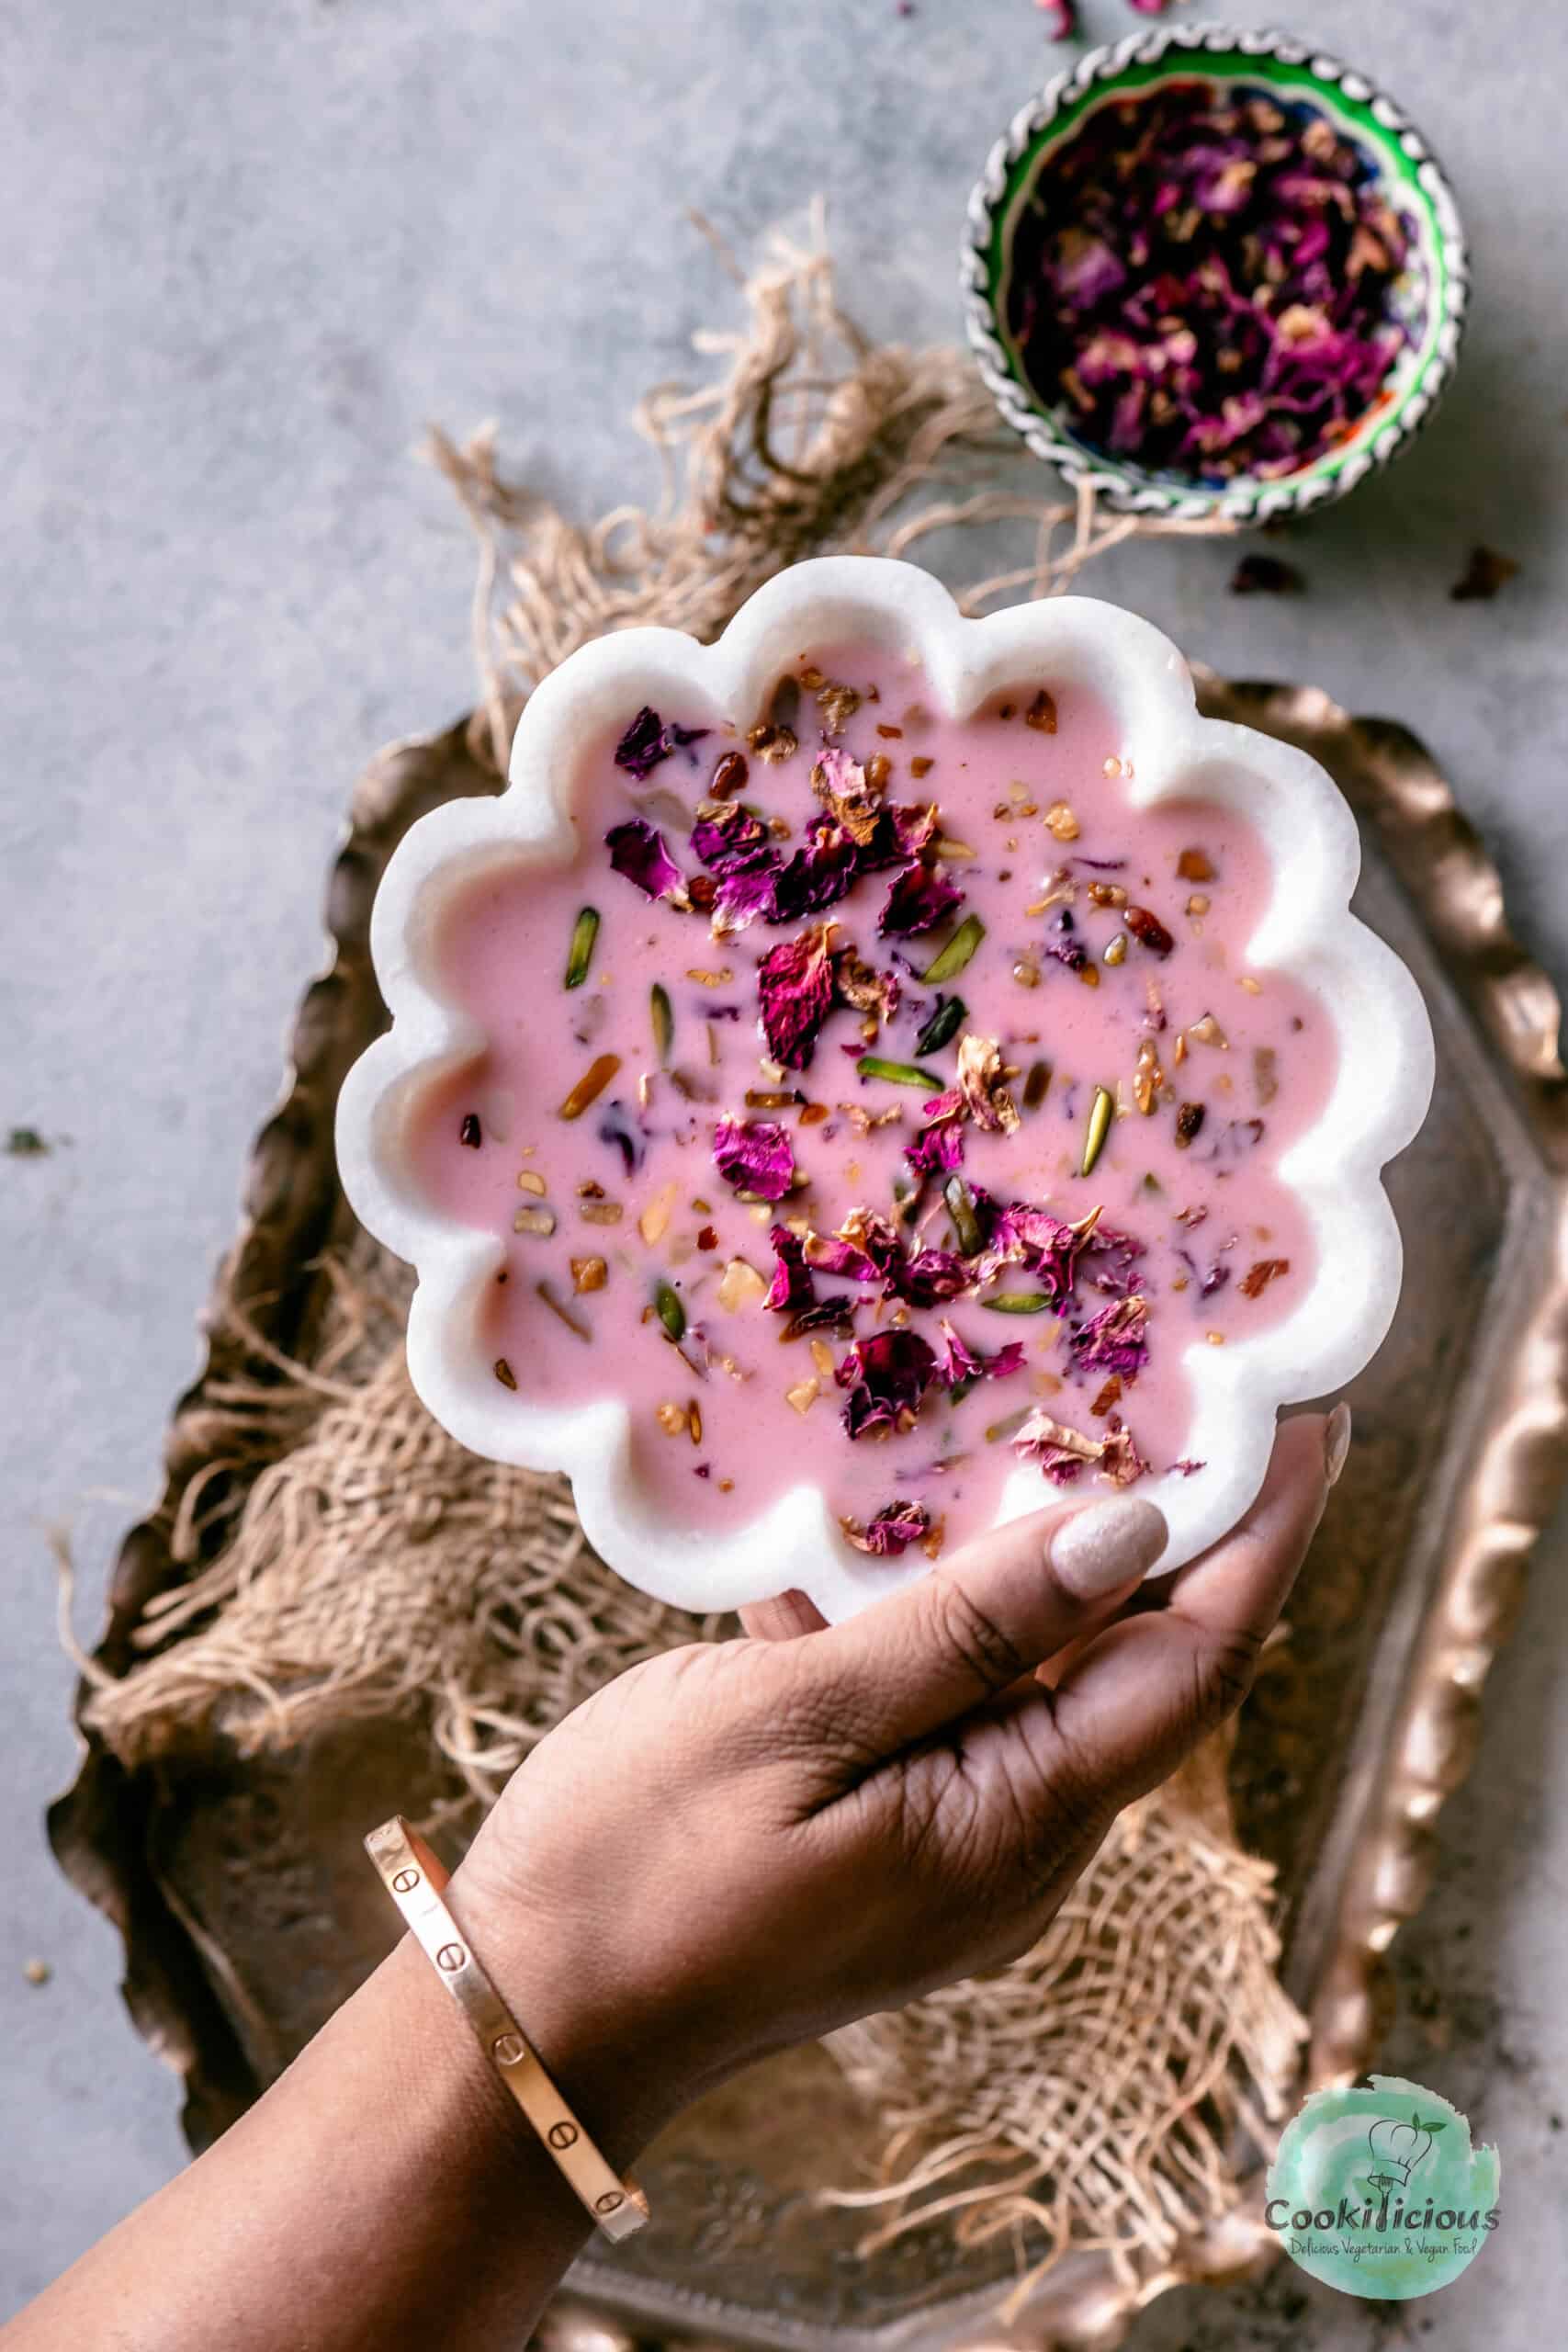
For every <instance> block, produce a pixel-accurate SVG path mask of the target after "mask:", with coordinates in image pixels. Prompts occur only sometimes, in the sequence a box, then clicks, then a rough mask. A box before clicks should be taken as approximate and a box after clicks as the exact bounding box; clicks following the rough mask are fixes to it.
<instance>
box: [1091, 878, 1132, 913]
mask: <svg viewBox="0 0 1568 2352" xmlns="http://www.w3.org/2000/svg"><path fill="white" fill-rule="evenodd" d="M1126 903H1127V893H1126V891H1125V890H1123V888H1122V885H1121V883H1120V882H1091V883H1090V884H1089V905H1090V906H1091V907H1124V906H1125V905H1126Z"/></svg>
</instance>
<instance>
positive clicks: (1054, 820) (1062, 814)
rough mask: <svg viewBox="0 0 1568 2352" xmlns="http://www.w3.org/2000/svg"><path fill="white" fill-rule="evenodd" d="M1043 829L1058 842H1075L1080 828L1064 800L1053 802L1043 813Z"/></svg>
mask: <svg viewBox="0 0 1568 2352" xmlns="http://www.w3.org/2000/svg"><path fill="white" fill-rule="evenodd" d="M1045 828H1046V831H1048V832H1051V833H1054V834H1055V837H1056V839H1057V840H1058V841H1059V842H1076V841H1077V837H1078V834H1079V831H1081V828H1080V826H1079V824H1078V820H1077V818H1076V817H1075V816H1074V814H1073V812H1072V809H1070V808H1069V807H1068V805H1067V803H1066V801H1065V800H1053V802H1052V803H1051V806H1050V807H1049V809H1046V811H1045Z"/></svg>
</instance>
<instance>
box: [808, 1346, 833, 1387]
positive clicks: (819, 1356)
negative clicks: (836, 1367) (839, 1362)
mask: <svg viewBox="0 0 1568 2352" xmlns="http://www.w3.org/2000/svg"><path fill="white" fill-rule="evenodd" d="M811 1361H812V1363H814V1364H815V1365H816V1366H817V1369H818V1373H819V1374H820V1375H821V1377H822V1378H823V1379H824V1380H831V1379H832V1377H833V1351H832V1349H831V1348H830V1347H829V1345H828V1342H827V1340H812V1342H811Z"/></svg>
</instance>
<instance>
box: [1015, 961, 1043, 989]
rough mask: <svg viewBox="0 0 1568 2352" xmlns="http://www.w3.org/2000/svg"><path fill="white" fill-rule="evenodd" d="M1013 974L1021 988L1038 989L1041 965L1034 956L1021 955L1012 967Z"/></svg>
mask: <svg viewBox="0 0 1568 2352" xmlns="http://www.w3.org/2000/svg"><path fill="white" fill-rule="evenodd" d="M1012 976H1013V978H1014V979H1015V980H1016V981H1017V982H1018V984H1019V987H1020V988H1021V989H1037V988H1038V987H1039V986H1040V967H1039V965H1038V964H1037V963H1035V961H1034V959H1033V957H1032V956H1020V957H1019V959H1018V961H1017V963H1016V964H1015V965H1014V966H1013V967H1012Z"/></svg>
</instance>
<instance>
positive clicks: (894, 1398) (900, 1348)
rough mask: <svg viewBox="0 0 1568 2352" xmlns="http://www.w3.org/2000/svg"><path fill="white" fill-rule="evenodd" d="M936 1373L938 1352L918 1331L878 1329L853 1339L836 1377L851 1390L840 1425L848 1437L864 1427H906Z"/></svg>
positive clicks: (861, 1430)
mask: <svg viewBox="0 0 1568 2352" xmlns="http://www.w3.org/2000/svg"><path fill="white" fill-rule="evenodd" d="M935 1375H936V1358H935V1356H934V1355H933V1354H932V1352H931V1349H930V1348H929V1347H928V1345H927V1344H926V1342H925V1340H922V1339H921V1337H920V1335H919V1332H918V1331H876V1332H874V1333H873V1335H872V1336H871V1338H870V1339H868V1340H856V1341H855V1344H854V1346H853V1347H852V1348H851V1349H850V1350H849V1351H848V1352H847V1354H846V1355H845V1357H844V1359H843V1361H842V1363H840V1365H839V1368H838V1370H837V1372H836V1373H835V1374H834V1375H833V1376H834V1378H835V1380H836V1381H837V1382H838V1385H839V1386H840V1388H847V1389H848V1390H849V1392H850V1395H849V1399H848V1401H847V1403H846V1404H845V1406H844V1411H843V1423H844V1428H845V1430H847V1431H848V1433H849V1435H850V1436H851V1437H852V1438H858V1437H863V1436H864V1435H865V1433H866V1431H867V1430H875V1429H899V1428H906V1429H907V1428H908V1427H909V1426H910V1425H911V1424H912V1423H913V1421H914V1419H915V1416H916V1414H917V1413H918V1412H919V1409H920V1400H921V1398H922V1397H924V1396H925V1393H926V1390H927V1389H928V1388H929V1387H930V1386H931V1382H932V1380H933V1379H934V1378H935Z"/></svg>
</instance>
